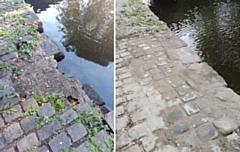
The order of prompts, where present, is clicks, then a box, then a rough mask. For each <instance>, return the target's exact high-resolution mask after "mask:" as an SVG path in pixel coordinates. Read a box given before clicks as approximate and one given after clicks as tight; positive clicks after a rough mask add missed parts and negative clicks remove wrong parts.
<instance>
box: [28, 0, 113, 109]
mask: <svg viewBox="0 0 240 152" xmlns="http://www.w3.org/2000/svg"><path fill="white" fill-rule="evenodd" d="M25 1H26V2H27V3H29V4H31V5H33V6H34V10H35V11H37V10H39V9H41V10H40V11H39V13H38V14H37V15H38V16H39V18H40V19H41V20H42V21H43V23H44V29H45V33H46V34H47V35H48V37H49V39H50V40H53V41H54V42H55V43H56V44H57V45H58V46H59V47H60V48H61V50H62V51H63V52H64V54H65V58H64V59H63V60H62V61H60V62H59V63H58V67H59V68H61V69H62V70H63V71H64V72H65V73H66V74H71V75H73V77H74V78H77V79H78V80H80V82H81V83H82V84H85V83H88V84H90V85H91V86H92V87H93V88H94V90H95V91H96V92H97V93H98V94H99V95H100V96H101V97H102V98H103V100H104V101H105V102H106V105H107V106H109V107H110V108H111V109H113V105H114V103H113V100H114V99H113V98H114V97H113V93H114V88H113V84H114V82H113V81H114V75H113V74H114V63H113V61H114V60H113V57H114V49H113V47H114V44H113V43H114V39H113V36H114V35H113V31H114V28H113V21H114V20H113V17H114V14H113V8H114V6H113V0H82V1H80V0H61V1H57V0H43V1H41V2H38V1H36V0H25Z"/></svg>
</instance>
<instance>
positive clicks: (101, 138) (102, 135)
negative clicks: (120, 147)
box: [96, 130, 109, 144]
mask: <svg viewBox="0 0 240 152" xmlns="http://www.w3.org/2000/svg"><path fill="white" fill-rule="evenodd" d="M108 136H109V134H108V133H107V132H106V131H105V130H101V131H99V132H98V133H97V136H96V142H98V143H101V144H105V138H106V137H108Z"/></svg>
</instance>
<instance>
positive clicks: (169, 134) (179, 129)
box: [165, 124, 189, 140]
mask: <svg viewBox="0 0 240 152" xmlns="http://www.w3.org/2000/svg"><path fill="white" fill-rule="evenodd" d="M188 130H189V127H188V126H187V125H186V124H177V125H175V126H174V127H173V128H171V129H170V130H167V131H166V132H165V137H166V138H167V139H168V140H171V139H172V138H173V137H174V136H176V135H179V134H182V133H184V132H186V131H188Z"/></svg>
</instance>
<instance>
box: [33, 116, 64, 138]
mask: <svg viewBox="0 0 240 152" xmlns="http://www.w3.org/2000/svg"><path fill="white" fill-rule="evenodd" d="M61 128H62V126H61V124H60V123H59V122H58V121H57V120H55V121H53V122H50V123H49V124H47V125H45V126H43V127H42V128H41V129H39V130H38V131H37V134H38V137H39V139H40V140H45V139H47V138H49V137H50V136H52V134H53V133H54V132H55V131H57V130H59V129H61Z"/></svg>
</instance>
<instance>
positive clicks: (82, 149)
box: [76, 143, 91, 152]
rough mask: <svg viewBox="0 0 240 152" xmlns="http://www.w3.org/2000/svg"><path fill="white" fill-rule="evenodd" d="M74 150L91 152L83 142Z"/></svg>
mask: <svg viewBox="0 0 240 152" xmlns="http://www.w3.org/2000/svg"><path fill="white" fill-rule="evenodd" d="M76 152H91V151H90V150H89V149H88V148H87V147H86V146H85V143H82V144H81V145H80V146H79V147H78V148H77V149H76Z"/></svg>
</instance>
